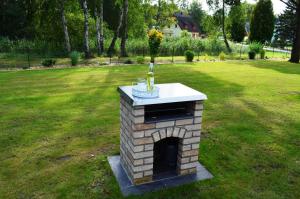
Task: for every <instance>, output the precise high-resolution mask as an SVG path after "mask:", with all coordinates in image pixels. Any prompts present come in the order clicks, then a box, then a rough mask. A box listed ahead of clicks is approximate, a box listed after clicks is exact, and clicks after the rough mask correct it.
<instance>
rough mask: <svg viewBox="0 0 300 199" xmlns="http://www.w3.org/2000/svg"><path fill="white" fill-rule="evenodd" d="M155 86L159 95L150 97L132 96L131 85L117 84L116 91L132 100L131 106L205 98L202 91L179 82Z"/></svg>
mask: <svg viewBox="0 0 300 199" xmlns="http://www.w3.org/2000/svg"><path fill="white" fill-rule="evenodd" d="M155 86H157V87H158V88H159V97H157V98H151V99H145V98H138V97H134V96H133V95H132V87H133V86H119V88H118V91H119V92H120V93H121V94H123V95H126V96H127V97H128V98H129V99H130V100H131V101H132V105H133V106H142V105H151V104H164V103H173V102H186V101H200V100H207V96H206V95H205V94H204V93H201V92H199V91H196V90H194V89H192V88H190V87H188V86H186V85H183V84H181V83H169V84H155Z"/></svg>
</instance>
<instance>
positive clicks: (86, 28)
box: [82, 0, 90, 59]
mask: <svg viewBox="0 0 300 199" xmlns="http://www.w3.org/2000/svg"><path fill="white" fill-rule="evenodd" d="M82 9H83V15H84V42H83V47H84V55H85V58H86V59H88V58H90V47H89V22H88V19H89V16H88V7H87V1H86V0H83V1H82Z"/></svg>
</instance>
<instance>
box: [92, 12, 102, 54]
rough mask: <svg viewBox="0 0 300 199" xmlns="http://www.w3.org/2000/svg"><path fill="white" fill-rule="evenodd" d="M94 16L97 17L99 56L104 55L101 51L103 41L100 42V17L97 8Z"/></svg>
mask: <svg viewBox="0 0 300 199" xmlns="http://www.w3.org/2000/svg"><path fill="white" fill-rule="evenodd" d="M94 12H95V13H94V15H95V17H96V37H97V52H98V55H101V54H102V50H101V46H100V45H101V44H100V43H101V41H100V38H101V36H100V31H101V30H100V29H101V28H100V17H99V11H98V9H97V6H96V7H95V10H94Z"/></svg>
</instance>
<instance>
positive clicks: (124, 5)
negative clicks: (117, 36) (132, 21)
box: [120, 0, 128, 57]
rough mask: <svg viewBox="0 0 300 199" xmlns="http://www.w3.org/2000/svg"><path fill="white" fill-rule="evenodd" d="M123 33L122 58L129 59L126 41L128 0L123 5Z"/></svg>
mask: <svg viewBox="0 0 300 199" xmlns="http://www.w3.org/2000/svg"><path fill="white" fill-rule="evenodd" d="M122 25H123V31H122V36H121V54H120V56H121V57H127V53H126V40H127V37H128V0H124V3H123V24H122Z"/></svg>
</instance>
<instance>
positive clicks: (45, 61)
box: [42, 59, 56, 67]
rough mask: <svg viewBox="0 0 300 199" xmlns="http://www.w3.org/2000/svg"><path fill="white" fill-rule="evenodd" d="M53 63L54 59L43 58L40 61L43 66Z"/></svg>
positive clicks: (50, 65)
mask: <svg viewBox="0 0 300 199" xmlns="http://www.w3.org/2000/svg"><path fill="white" fill-rule="evenodd" d="M55 63H56V60H55V59H44V60H43V61H42V65H43V66H45V67H52V66H54V65H55Z"/></svg>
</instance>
